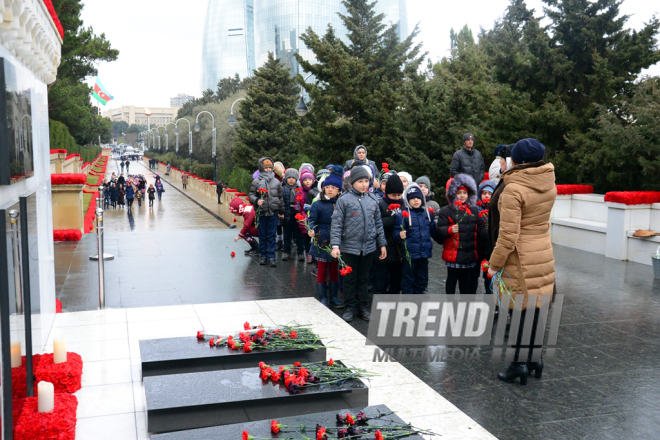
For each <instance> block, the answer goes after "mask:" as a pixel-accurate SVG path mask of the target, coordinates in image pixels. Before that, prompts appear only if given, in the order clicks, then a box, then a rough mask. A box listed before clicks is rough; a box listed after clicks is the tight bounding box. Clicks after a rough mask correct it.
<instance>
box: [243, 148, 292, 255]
mask: <svg viewBox="0 0 660 440" xmlns="http://www.w3.org/2000/svg"><path fill="white" fill-rule="evenodd" d="M250 203H251V204H252V206H254V207H256V209H257V222H258V226H257V229H258V230H259V247H260V250H261V260H259V264H261V265H262V266H264V265H266V264H270V267H276V266H277V263H276V262H275V246H276V243H275V238H276V235H277V224H278V217H279V219H284V200H283V199H282V187H281V186H280V181H279V180H277V179H276V178H275V173H274V172H273V159H271V158H270V157H262V158H261V159H259V177H257V178H256V179H254V180H253V181H252V185H251V186H250Z"/></svg>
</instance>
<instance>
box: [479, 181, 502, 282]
mask: <svg viewBox="0 0 660 440" xmlns="http://www.w3.org/2000/svg"><path fill="white" fill-rule="evenodd" d="M496 186H497V185H496V184H495V182H493V181H492V180H484V181H483V182H481V185H479V197H478V199H479V200H478V201H477V206H479V208H480V209H481V211H480V212H479V217H480V218H481V220H482V221H483V222H484V226H485V228H486V230H488V211H490V198H491V197H492V196H493V193H494V192H495V187H496ZM479 248H480V249H479V261H483V260H490V254H491V253H492V252H493V250H492V249H491V247H490V240H484V241H482V243H481V246H480V247H479ZM483 279H484V289H485V290H486V293H487V294H491V293H493V290H492V289H491V286H490V283H491V281H492V278H488V273H487V272H483Z"/></svg>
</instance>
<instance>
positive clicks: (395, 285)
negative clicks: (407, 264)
mask: <svg viewBox="0 0 660 440" xmlns="http://www.w3.org/2000/svg"><path fill="white" fill-rule="evenodd" d="M388 174H389V173H388ZM386 175H387V174H386ZM402 197H403V183H402V182H401V179H399V176H397V175H396V174H390V175H389V176H387V183H386V184H385V197H381V198H380V199H379V200H378V207H379V208H380V216H381V220H382V221H383V231H384V232H385V240H386V241H387V258H385V259H384V260H375V261H374V268H375V270H376V272H375V274H374V281H375V282H374V294H379V295H383V294H386V293H387V294H390V295H396V294H398V293H401V276H402V271H403V266H402V265H401V253H400V251H399V247H400V246H399V243H398V242H397V241H396V240H395V239H394V232H395V229H394V226H395V224H396V216H397V215H398V214H399V213H400V212H401V208H402V206H403V203H404V202H403V200H401V198H402Z"/></svg>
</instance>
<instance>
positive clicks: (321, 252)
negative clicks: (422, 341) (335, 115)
mask: <svg viewBox="0 0 660 440" xmlns="http://www.w3.org/2000/svg"><path fill="white" fill-rule="evenodd" d="M361 149H363V150H364V151H362V150H361ZM358 153H360V154H358ZM354 157H355V159H354V160H352V161H348V162H347V164H346V166H347V167H349V166H350V169H347V170H344V168H343V167H342V166H340V165H328V166H327V167H326V168H325V169H323V170H320V171H319V172H318V173H317V174H316V175H315V174H314V167H313V166H312V165H310V164H303V165H302V166H301V167H300V169H298V170H296V169H293V168H289V169H284V166H283V165H282V164H281V163H279V162H273V160H272V159H271V158H270V157H264V158H262V159H260V160H259V171H258V173H255V179H254V181H253V182H252V185H251V188H250V193H249V202H248V201H247V200H245V199H241V198H240V197H236V198H234V199H233V200H232V201H231V203H230V211H231V212H232V213H233V214H234V215H237V216H238V215H241V216H243V217H244V226H243V228H242V229H241V231H240V232H239V234H238V236H237V237H236V238H235V241H238V240H239V239H244V240H246V241H247V242H248V243H249V244H250V249H249V250H248V251H246V254H250V255H260V257H261V258H260V262H259V263H260V264H262V265H267V264H269V265H270V266H271V267H276V266H277V262H276V259H275V251H276V250H278V249H280V248H281V250H282V260H283V261H287V260H289V259H291V258H292V251H291V249H292V240H293V241H294V242H295V244H296V251H297V258H298V260H299V261H305V260H306V261H307V263H310V264H311V263H314V264H316V268H315V272H316V277H317V293H318V297H319V300H320V301H321V302H322V303H323V304H325V305H328V306H333V307H336V308H342V307H345V311H344V314H343V318H344V319H345V320H346V321H351V320H353V319H354V317H356V316H357V317H362V318H363V319H364V320H366V321H368V320H369V318H370V316H369V297H368V288H369V283H370V279H371V280H373V287H374V293H376V294H385V293H388V294H398V293H403V294H423V293H427V291H428V267H429V266H428V260H429V259H430V258H431V257H432V252H433V240H435V241H436V242H438V243H439V244H441V245H442V246H443V248H444V249H443V253H442V258H443V260H445V262H446V265H447V273H448V275H447V282H446V293H448V294H453V293H455V291H456V284H457V283H458V285H459V289H460V292H461V293H467V294H474V293H477V287H478V284H479V276H480V273H481V265H480V262H481V261H482V260H484V259H488V258H489V256H490V251H491V245H490V243H489V234H488V227H487V218H488V209H489V200H490V197H491V195H492V193H493V191H494V190H495V184H494V183H493V182H491V181H489V180H486V181H484V182H482V183H481V185H480V186H479V190H477V185H476V183H475V182H474V179H473V178H472V177H470V176H468V175H466V174H459V175H457V176H456V177H455V178H453V179H450V181H449V182H447V187H446V190H447V191H446V192H447V201H448V203H449V204H448V205H447V206H445V207H443V208H440V206H439V204H438V203H437V202H435V201H433V200H432V199H433V197H434V194H433V192H431V182H430V180H429V179H428V177H426V176H422V177H419V178H418V179H417V180H416V181H413V179H412V176H411V175H410V174H409V173H406V172H398V173H397V172H396V171H393V170H392V171H390V170H389V169H388V167H385V165H387V164H383V165H384V167H383V168H384V169H383V173H382V174H380V175H379V174H378V172H377V170H376V169H375V167H374V165H373V162H371V161H368V160H367V159H366V148H364V147H363V146H359V147H358V148H356V152H355V154H354ZM278 229H279V230H281V233H280V232H279V231H278ZM256 237H258V238H259V241H258V242H257V240H256ZM280 237H281V244H280V243H278V241H279V240H278V239H279V238H280ZM340 275H341V276H340ZM484 278H485V274H484ZM484 286H485V288H486V293H491V290H490V280H487V279H486V281H485V282H484ZM340 292H343V302H342V299H341V293H340Z"/></svg>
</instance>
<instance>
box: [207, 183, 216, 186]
mask: <svg viewBox="0 0 660 440" xmlns="http://www.w3.org/2000/svg"><path fill="white" fill-rule="evenodd" d="M208 184H209V185H213V186H215V185H217V183H215V182H208Z"/></svg>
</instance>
